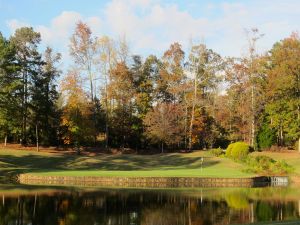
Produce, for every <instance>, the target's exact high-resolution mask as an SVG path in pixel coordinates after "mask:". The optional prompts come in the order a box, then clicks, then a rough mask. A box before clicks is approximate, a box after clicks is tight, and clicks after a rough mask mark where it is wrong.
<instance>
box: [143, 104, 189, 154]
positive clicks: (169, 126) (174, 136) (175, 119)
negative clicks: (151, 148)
mask: <svg viewBox="0 0 300 225" xmlns="http://www.w3.org/2000/svg"><path fill="white" fill-rule="evenodd" d="M182 117H183V110H182V107H181V106H180V105H178V104H172V103H160V104H158V105H156V106H155V107H154V108H153V110H151V111H150V112H148V113H147V115H146V117H145V119H144V123H145V125H146V135H147V137H148V138H149V139H150V140H151V141H152V142H153V143H156V144H160V146H161V151H162V152H163V151H164V145H165V144H166V145H171V146H172V145H176V144H179V143H180V142H181V141H182V139H183V129H184V123H183V120H182Z"/></svg>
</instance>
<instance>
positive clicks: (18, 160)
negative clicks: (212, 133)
mask: <svg viewBox="0 0 300 225" xmlns="http://www.w3.org/2000/svg"><path fill="white" fill-rule="evenodd" d="M201 157H204V163H203V166H202V169H201ZM242 168H243V166H242V165H241V164H239V163H235V162H233V161H231V160H229V159H226V158H215V157H210V156H208V155H207V153H206V152H194V153H186V154H180V153H173V154H163V155H105V154H100V155H97V156H75V155H63V154H59V153H47V152H39V153H37V152H29V151H21V150H6V149H1V150H0V178H1V176H2V178H5V177H8V176H9V175H15V174H18V173H39V174H40V175H61V176H168V177H172V176H173V177H174V176H190V177H192V176H193V177H196V176H203V177H230V178H232V177H249V176H253V174H249V173H244V172H242Z"/></svg>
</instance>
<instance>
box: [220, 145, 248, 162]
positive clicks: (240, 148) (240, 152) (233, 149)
mask: <svg viewBox="0 0 300 225" xmlns="http://www.w3.org/2000/svg"><path fill="white" fill-rule="evenodd" d="M249 152H250V146H249V145H248V144H247V143H245V142H235V143H232V144H230V145H228V147H227V149H226V156H227V157H229V158H232V159H234V160H244V159H245V158H246V157H247V156H248V154H249Z"/></svg>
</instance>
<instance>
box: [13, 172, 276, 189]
mask: <svg viewBox="0 0 300 225" xmlns="http://www.w3.org/2000/svg"><path fill="white" fill-rule="evenodd" d="M18 180H19V182H20V183H21V184H36V185H65V186H67V185H76V186H77V185H78V186H102V187H145V188H183V187H189V188H193V187H254V186H261V185H262V184H264V185H266V183H268V182H269V181H270V179H269V178H268V177H252V178H204V177H88V176H85V177H80V176H78V177H75V176H38V175H30V174H21V175H19V177H18Z"/></svg>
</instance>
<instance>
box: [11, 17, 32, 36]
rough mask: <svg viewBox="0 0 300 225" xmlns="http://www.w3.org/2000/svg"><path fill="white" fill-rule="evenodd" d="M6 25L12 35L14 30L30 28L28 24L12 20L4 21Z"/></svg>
mask: <svg viewBox="0 0 300 225" xmlns="http://www.w3.org/2000/svg"><path fill="white" fill-rule="evenodd" d="M6 25H7V26H8V28H9V29H10V31H11V33H14V32H15V30H16V29H18V28H21V27H28V26H30V25H29V23H26V22H23V21H20V20H17V19H12V20H8V21H6Z"/></svg>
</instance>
